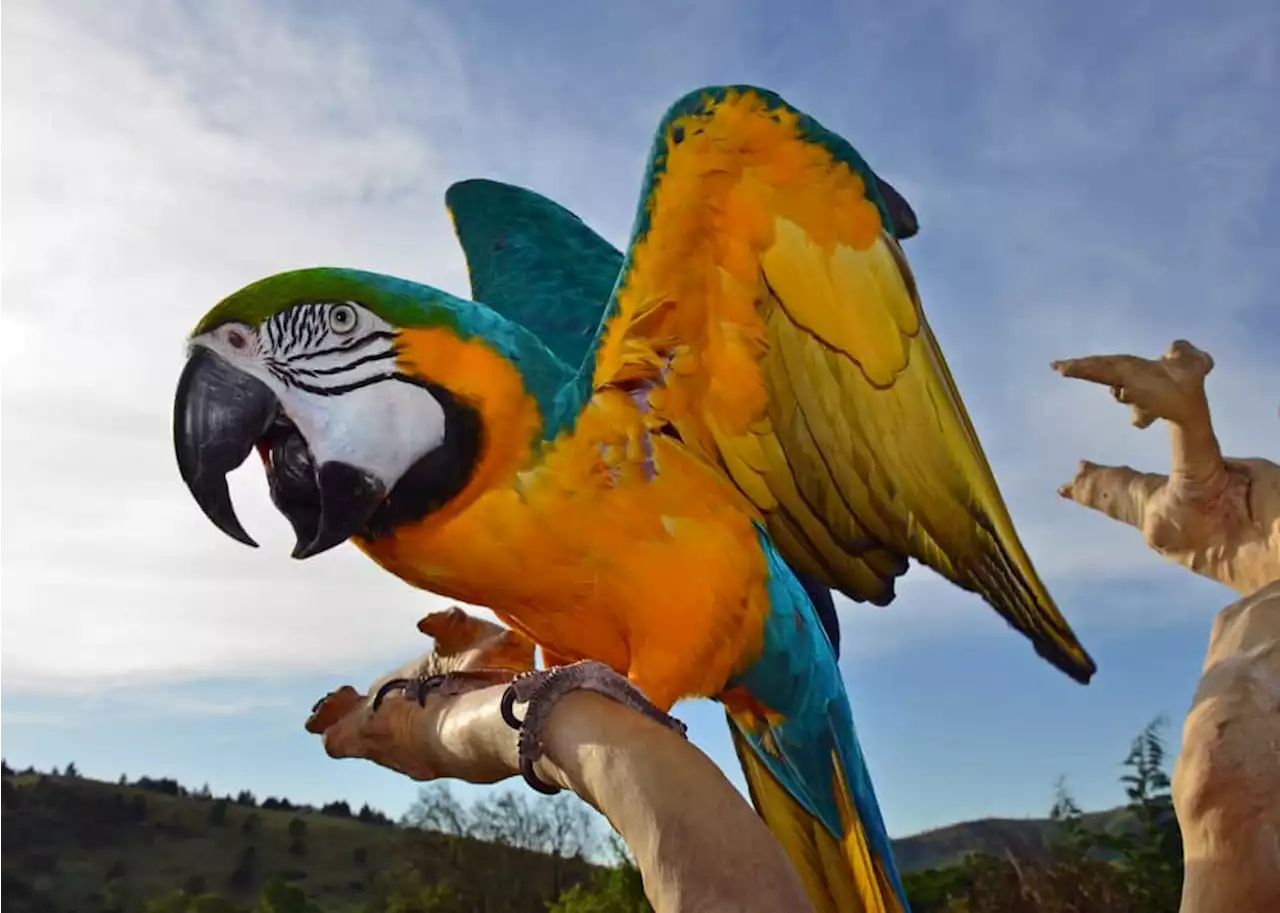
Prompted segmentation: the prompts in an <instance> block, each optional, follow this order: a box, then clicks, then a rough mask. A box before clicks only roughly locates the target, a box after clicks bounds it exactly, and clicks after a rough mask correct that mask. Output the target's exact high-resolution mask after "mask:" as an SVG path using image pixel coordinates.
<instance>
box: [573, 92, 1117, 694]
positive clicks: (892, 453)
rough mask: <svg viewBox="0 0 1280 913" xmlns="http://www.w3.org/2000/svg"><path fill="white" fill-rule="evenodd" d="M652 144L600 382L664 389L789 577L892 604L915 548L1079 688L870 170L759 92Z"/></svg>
mask: <svg viewBox="0 0 1280 913" xmlns="http://www.w3.org/2000/svg"><path fill="white" fill-rule="evenodd" d="M811 127H812V122H809V128H811ZM806 129H808V128H806ZM810 132H811V130H810ZM660 142H661V143H665V149H664V150H660V151H659V155H658V157H657V158H658V161H659V162H660V165H661V168H660V169H658V173H657V176H656V178H655V180H654V182H653V185H652V186H651V188H650V194H649V197H648V199H647V201H646V207H647V208H646V211H645V217H646V218H647V226H646V230H644V231H643V232H639V233H638V234H637V237H636V239H635V241H634V243H633V246H632V249H631V252H630V255H629V259H628V262H627V266H626V267H625V277H624V282H623V283H622V284H621V285H620V287H619V289H618V292H617V296H616V302H615V306H616V311H615V316H614V317H613V318H612V321H611V323H610V324H609V325H608V327H607V332H606V336H605V338H604V339H603V340H602V344H601V347H600V349H599V353H598V358H597V362H596V372H595V381H596V383H597V385H610V384H617V383H634V382H636V381H645V380H647V381H649V382H651V385H652V386H653V390H652V393H651V394H650V404H651V407H652V409H653V412H654V413H655V416H656V417H659V418H660V419H661V420H662V421H665V422H670V423H671V424H672V425H673V426H674V427H675V428H676V429H677V431H678V432H679V433H680V435H681V437H682V439H683V440H684V441H685V442H686V444H688V445H689V446H691V447H693V448H695V449H697V450H699V451H701V452H702V454H703V455H704V457H705V458H707V459H708V460H710V461H712V462H715V463H718V464H719V465H721V466H722V468H723V469H724V471H725V472H727V473H728V475H729V476H730V477H731V478H732V479H733V480H734V481H735V483H736V484H737V485H738V487H739V488H740V489H741V490H742V491H743V493H744V494H745V495H746V496H747V497H748V498H749V499H750V500H751V501H752V502H753V503H754V504H755V505H756V507H757V508H758V509H759V511H760V512H761V515H762V518H763V519H764V521H765V523H766V524H767V526H768V528H769V531H770V533H771V535H772V536H773V538H774V539H775V541H776V542H777V544H778V547H779V549H780V550H781V551H782V552H783V554H784V556H785V557H786V558H787V560H788V561H789V562H790V563H791V564H792V565H793V566H794V567H796V568H798V569H801V570H805V571H808V572H810V573H815V574H817V575H818V576H819V577H820V578H822V579H823V580H825V581H826V582H828V583H829V584H830V585H831V586H833V587H835V588H837V589H840V590H841V591H843V592H844V593H846V594H847V595H849V596H851V597H853V598H856V599H864V600H870V601H873V602H877V603H884V602H888V601H889V600H890V599H892V596H893V580H894V578H895V577H897V576H899V575H901V574H902V573H904V572H905V570H906V567H907V560H906V559H907V557H908V556H911V557H915V558H917V559H918V560H920V561H922V562H924V563H925V564H928V565H929V566H931V567H933V568H935V569H936V570H937V571H939V572H940V573H942V574H943V575H945V576H946V577H948V578H949V579H951V580H952V581H954V582H955V583H957V584H959V585H960V586H962V587H964V588H966V589H970V590H974V591H976V592H978V593H980V594H981V595H982V596H983V597H984V598H986V599H987V601H988V602H990V603H991V604H992V605H993V606H994V607H995V608H996V609H997V610H998V611H999V612H1000V613H1001V614H1002V615H1003V616H1004V617H1005V618H1006V619H1007V620H1008V621H1009V622H1010V623H1012V624H1013V625H1014V626H1015V627H1017V628H1018V629H1019V630H1021V631H1023V633H1025V634H1027V635H1028V636H1029V637H1030V638H1031V639H1032V640H1033V642H1034V643H1035V644H1036V647H1037V649H1038V650H1039V651H1040V652H1041V653H1042V654H1043V655H1045V656H1046V657H1047V658H1048V659H1050V660H1051V661H1052V662H1054V663H1055V664H1057V665H1059V666H1060V667H1061V668H1063V669H1064V671H1067V672H1068V673H1069V674H1071V675H1073V676H1075V677H1077V678H1081V679H1085V680H1087V678H1088V676H1089V675H1090V674H1091V673H1092V671H1093V663H1092V661H1091V660H1090V659H1089V657H1088V656H1087V654H1086V653H1085V652H1084V650H1083V648H1081V647H1080V645H1079V644H1078V643H1077V642H1076V640H1075V637H1074V635H1073V634H1072V633H1071V630H1070V628H1069V627H1068V626H1067V624H1066V622H1065V621H1064V620H1063V618H1062V617H1061V615H1060V614H1059V613H1058V611H1057V609H1056V608H1055V606H1054V604H1053V601H1052V599H1051V598H1050V597H1049V595H1048V593H1047V592H1046V590H1045V588H1044V586H1043V584H1042V583H1041V582H1040V580H1039V578H1038V576H1037V575H1036V572H1035V570H1034V568H1033V567H1032V565H1031V562H1030V560H1029V558H1028V557H1027V555H1026V553H1025V551H1024V550H1023V548H1022V546H1021V544H1020V543H1019V541H1018V538H1017V535H1016V533H1015V532H1014V529H1013V524H1012V522H1011V520H1010V517H1009V514H1008V511H1007V509H1006V507H1005V505H1004V503H1003V501H1002V499H1001V496H1000V493H999V490H998V489H997V487H996V482H995V479H994V477H993V475H992V473H991V470H990V467H989V466H988V464H987V461H986V459H985V457H984V456H983V453H982V449H981V446H980V444H979V442H978V439H977V436H976V434H975V433H974V430H973V427H972V425H971V423H970V421H969V418H968V416H967V415H966V413H965V409H964V406H963V404H962V402H961V400H960V396H959V393H958V392H957V390H956V387H955V383H954V382H953V380H952V378H951V376H950V373H949V371H948V369H947V367H946V363H945V361H944V360H943V357H942V353H941V351H940V350H939V348H938V345H937V342H936V340H935V339H934V337H933V334H932V332H931V331H930V329H929V326H928V324H927V323H926V321H925V317H924V313H923V311H922V310H921V307H920V300H919V297H918V295H917V293H916V288H915V283H914V280H913V278H912V276H911V272H910V268H909V267H908V265H907V263H906V260H905V258H904V257H903V255H902V251H901V249H900V248H899V247H898V244H897V242H896V241H895V240H894V239H893V237H892V236H891V235H890V234H888V233H886V232H885V231H884V229H883V226H882V224H881V218H880V212H879V210H878V209H877V208H876V206H875V205H874V203H873V202H871V200H869V199H868V197H867V194H866V188H865V186H864V182H863V178H862V176H861V175H860V174H859V173H858V171H856V170H855V169H853V168H851V167H850V166H849V165H848V164H847V163H846V162H844V161H841V160H840V159H839V158H837V156H836V155H834V154H833V152H832V151H831V150H830V148H829V147H828V145H824V144H823V143H820V142H818V141H815V140H813V139H811V138H810V136H809V133H807V132H806V130H804V129H802V125H801V123H800V115H798V114H797V113H796V112H793V111H791V110H790V109H788V108H785V107H777V106H773V107H770V106H769V104H768V103H767V102H766V101H765V100H764V99H763V98H762V97H761V96H758V95H756V94H754V93H751V92H742V93H734V92H730V93H728V94H727V95H726V96H725V97H724V98H723V99H721V100H720V101H718V102H713V101H712V100H711V99H708V100H707V102H706V104H704V105H703V106H702V107H701V109H699V110H698V111H695V112H694V113H691V114H688V115H684V116H683V117H679V116H678V117H675V118H674V119H672V120H671V121H670V122H669V123H668V125H667V128H666V130H665V132H664V136H663V138H662V139H661V140H660Z"/></svg>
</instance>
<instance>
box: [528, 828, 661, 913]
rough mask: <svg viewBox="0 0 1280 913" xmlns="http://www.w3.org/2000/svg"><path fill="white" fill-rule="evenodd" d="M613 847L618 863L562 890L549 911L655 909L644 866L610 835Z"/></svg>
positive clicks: (641, 912)
mask: <svg viewBox="0 0 1280 913" xmlns="http://www.w3.org/2000/svg"><path fill="white" fill-rule="evenodd" d="M610 848H611V850H612V854H613V856H614V859H615V864H614V865H613V866H611V867H609V868H605V869H598V870H596V871H595V872H594V873H592V875H591V877H590V878H589V879H588V880H587V881H586V883H584V884H577V885H574V886H573V887H571V888H569V889H568V890H566V891H564V892H562V893H561V894H560V896H559V897H557V898H556V899H555V901H553V902H552V903H550V904H548V905H547V913H653V908H652V907H651V906H650V905H649V899H648V898H647V897H645V894H644V879H643V878H642V877H641V875H640V869H639V868H638V867H637V866H636V864H635V862H634V861H633V860H632V859H631V857H630V855H629V854H628V853H627V849H626V846H625V845H624V844H623V843H622V841H621V840H620V839H619V838H617V837H616V836H615V837H612V838H611V839H610Z"/></svg>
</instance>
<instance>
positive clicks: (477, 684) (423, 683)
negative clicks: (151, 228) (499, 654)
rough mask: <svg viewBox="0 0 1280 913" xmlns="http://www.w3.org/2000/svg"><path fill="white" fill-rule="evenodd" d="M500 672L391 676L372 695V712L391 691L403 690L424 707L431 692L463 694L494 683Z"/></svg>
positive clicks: (441, 694)
mask: <svg viewBox="0 0 1280 913" xmlns="http://www.w3.org/2000/svg"><path fill="white" fill-rule="evenodd" d="M501 674H502V673H492V672H449V673H446V674H444V675H418V676H415V677H413V678H393V679H391V680H390V681H387V682H384V683H383V684H382V687H380V688H379V689H378V692H377V694H375V695H374V696H373V707H372V709H373V712H374V713H377V712H378V708H379V707H381V706H382V700H383V698H385V697H386V696H387V695H388V694H390V693H391V692H392V691H403V692H404V694H405V696H406V697H411V698H413V699H414V700H416V701H417V702H418V706H420V707H425V706H426V705H427V698H429V697H430V696H431V695H433V694H438V695H440V696H441V697H450V696H452V695H456V694H463V693H465V692H467V691H471V690H474V689H476V688H481V687H484V686H486V685H491V684H495V682H496V679H497V676H498V675H501ZM509 677H510V673H507V674H506V675H505V676H503V678H502V680H503V681H505V680H507V679H508V678H509Z"/></svg>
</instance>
